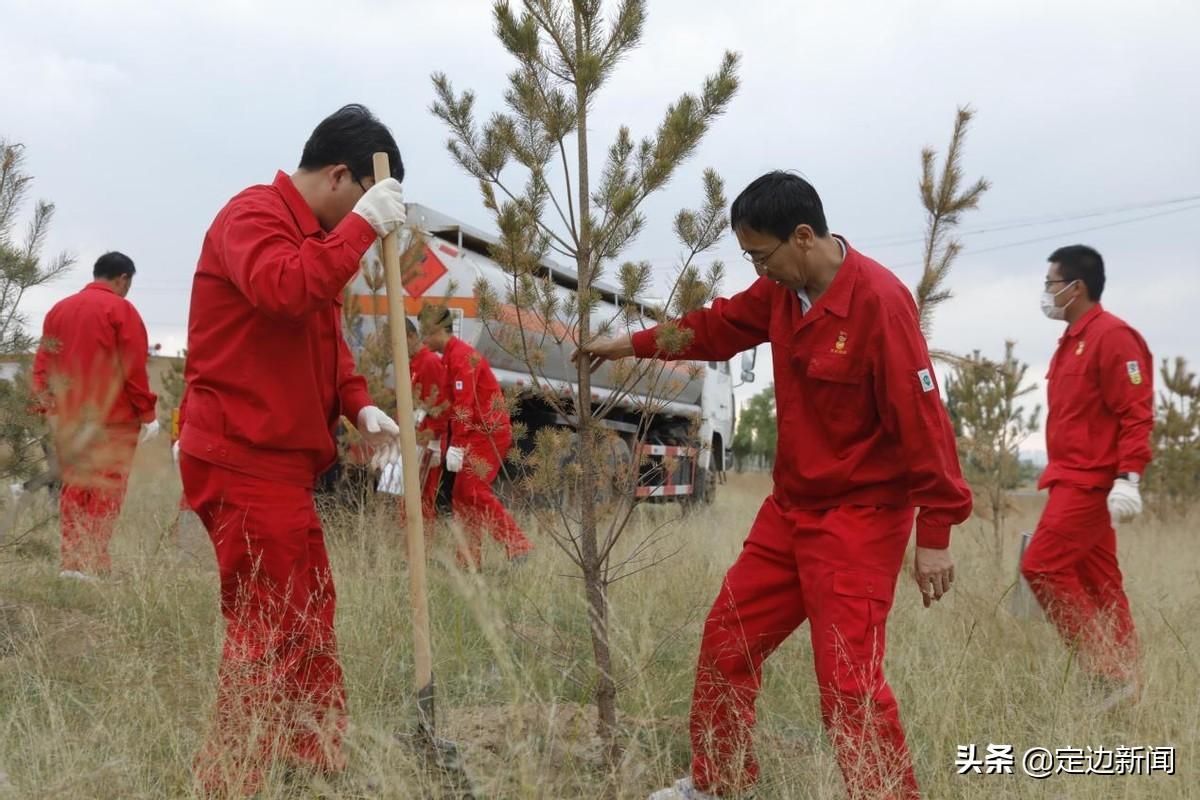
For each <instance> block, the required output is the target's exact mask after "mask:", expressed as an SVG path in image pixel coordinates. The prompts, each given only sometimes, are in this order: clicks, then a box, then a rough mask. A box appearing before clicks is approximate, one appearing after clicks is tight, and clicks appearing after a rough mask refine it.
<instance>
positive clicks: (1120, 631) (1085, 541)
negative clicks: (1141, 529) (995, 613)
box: [1021, 483, 1139, 680]
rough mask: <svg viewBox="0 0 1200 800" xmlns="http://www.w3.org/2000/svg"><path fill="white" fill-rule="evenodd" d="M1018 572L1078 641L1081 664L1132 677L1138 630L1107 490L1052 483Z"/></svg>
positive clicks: (1066, 635) (1067, 637)
mask: <svg viewBox="0 0 1200 800" xmlns="http://www.w3.org/2000/svg"><path fill="white" fill-rule="evenodd" d="M1021 574H1023V575H1024V576H1025V579H1026V580H1028V581H1029V585H1030V587H1031V588H1032V589H1033V593H1034V594H1035V595H1036V596H1037V599H1038V602H1039V603H1041V605H1042V608H1043V609H1045V611H1046V616H1047V617H1049V618H1050V620H1051V621H1052V622H1053V623H1054V626H1055V627H1056V628H1058V632H1059V634H1060V635H1061V636H1062V638H1063V640H1064V641H1065V642H1066V643H1067V644H1068V645H1070V646H1075V647H1078V652H1079V656H1080V661H1081V664H1082V665H1083V666H1084V668H1086V669H1088V670H1089V671H1090V672H1092V673H1095V674H1098V675H1103V676H1105V677H1109V678H1114V679H1117V680H1127V679H1129V678H1131V677H1133V675H1134V674H1135V673H1136V671H1137V664H1138V659H1139V655H1138V651H1139V646H1138V639H1137V632H1136V631H1135V630H1134V627H1133V617H1132V616H1131V615H1130V613H1129V599H1128V598H1127V597H1126V596H1125V589H1124V587H1123V585H1122V580H1121V568H1120V567H1119V566H1118V565H1117V534H1116V531H1114V530H1113V526H1112V519H1111V518H1110V516H1109V513H1108V492H1107V491H1106V490H1104V489H1088V488H1083V487H1080V486H1074V485H1071V484H1068V483H1055V484H1053V485H1051V487H1050V499H1049V501H1047V503H1046V508H1045V510H1044V511H1043V512H1042V518H1041V520H1040V521H1039V522H1038V526H1037V530H1036V531H1035V532H1034V534H1033V539H1032V540H1031V541H1030V543H1029V547H1028V548H1027V549H1026V550H1025V556H1024V558H1022V559H1021Z"/></svg>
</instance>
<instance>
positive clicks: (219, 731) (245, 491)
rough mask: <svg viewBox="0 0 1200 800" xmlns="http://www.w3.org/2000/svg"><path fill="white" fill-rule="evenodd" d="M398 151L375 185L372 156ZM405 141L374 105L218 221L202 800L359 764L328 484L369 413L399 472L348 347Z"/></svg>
mask: <svg viewBox="0 0 1200 800" xmlns="http://www.w3.org/2000/svg"><path fill="white" fill-rule="evenodd" d="M377 151H384V152H387V153H388V154H389V155H390V156H391V165H392V177H391V178H388V179H386V180H384V181H381V182H379V183H375V181H374V178H373V177H372V175H373V170H372V154H373V153H375V152H377ZM403 175H404V168H403V166H402V165H401V161H400V153H399V151H398V150H397V147H396V143H395V140H394V139H393V138H392V135H391V133H390V132H389V131H388V129H387V128H386V127H385V126H384V125H383V124H382V123H381V122H380V121H379V120H378V119H376V118H375V117H374V116H373V115H372V114H371V113H370V111H368V110H367V109H366V108H364V107H362V106H358V105H351V106H346V107H344V108H342V109H340V110H339V111H337V112H335V113H334V114H332V115H331V116H329V117H328V118H326V119H325V120H324V121H322V122H321V124H320V125H318V126H317V128H316V129H315V130H314V131H313V133H312V136H311V137H310V138H309V140H308V142H307V143H306V144H305V145H304V152H303V155H302V156H301V159H300V165H299V168H298V169H297V170H296V172H294V173H293V174H291V175H287V174H286V173H284V172H279V173H277V174H276V176H275V179H274V181H273V182H272V183H271V184H270V185H260V186H252V187H250V188H249V189H246V190H245V191H243V192H241V193H240V194H238V195H237V196H236V197H234V198H233V199H232V200H230V201H229V203H228V204H227V205H226V206H225V207H224V208H223V209H222V210H221V211H220V213H218V214H217V217H216V219H215V220H214V221H213V223H212V226H211V227H210V228H209V230H208V233H207V235H206V236H205V238H204V245H203V248H202V250H201V253H200V260H199V263H198V264H197V267H196V275H195V279H194V280H193V284H192V303H191V317H190V319H189V321H188V357H187V367H186V374H185V378H186V382H187V394H186V398H185V401H184V404H183V408H182V411H181V415H182V418H183V423H182V424H183V428H182V432H181V434H180V440H179V447H180V457H179V467H180V474H181V476H182V478H183V486H184V493H185V495H186V498H187V503H188V505H189V506H190V507H191V508H192V509H193V510H194V511H195V512H196V514H197V515H198V516H199V517H200V519H201V521H202V522H203V523H204V526H205V528H206V529H207V530H208V534H209V537H210V538H211V539H212V542H213V547H214V549H215V551H216V557H217V565H218V568H219V571H220V579H221V612H222V614H223V615H224V617H225V620H226V631H225V646H224V650H223V652H222V658H221V667H220V684H219V688H218V693H217V710H216V718H215V721H214V726H213V734H212V735H211V736H210V738H209V741H208V742H207V743H206V745H205V747H204V748H203V749H202V750H201V752H200V754H199V756H198V757H197V763H196V774H197V778H198V782H199V783H200V785H201V789H202V791H205V792H209V793H214V794H220V795H229V794H252V793H254V792H255V791H257V789H258V787H259V785H260V783H261V781H262V777H263V774H264V773H265V772H266V770H267V769H268V768H269V764H270V761H271V759H275V758H278V759H280V760H282V761H283V762H284V763H285V764H286V765H287V766H288V767H289V768H290V769H292V770H294V771H300V772H319V773H322V774H326V775H328V774H333V773H337V772H339V771H340V770H341V769H342V768H343V767H344V765H345V757H344V755H343V753H342V750H341V733H342V731H343V730H344V728H345V690H344V688H343V680H342V670H341V666H340V664H339V661H338V655H337V645H336V643H335V639H334V631H333V617H334V588H333V577H332V574H331V572H330V568H329V560H328V557H327V555H326V550H325V543H324V537H323V534H322V531H321V522H320V520H319V519H318V517H317V514H316V510H315V508H314V506H313V486H314V483H315V479H316V477H317V476H318V475H320V474H321V473H322V472H324V471H325V470H326V469H327V468H328V467H329V466H330V465H331V464H332V463H333V461H334V459H335V457H336V447H335V443H334V435H333V431H334V428H335V427H336V425H337V424H338V421H339V419H340V418H341V417H343V416H344V417H346V418H347V419H350V420H354V421H355V422H356V425H357V427H358V430H359V431H360V433H362V434H363V435H364V437H365V438H366V440H367V442H368V443H369V444H370V445H371V446H372V447H374V448H376V455H377V457H382V458H383V459H386V460H387V461H388V463H389V464H390V463H392V462H394V461H398V453H399V448H398V445H397V444H396V440H395V436H396V434H398V433H399V428H398V427H397V426H396V423H395V422H394V421H393V420H391V419H390V418H389V417H388V416H387V415H386V414H384V413H383V412H382V411H381V410H380V409H378V408H376V407H375V406H373V405H371V400H370V398H369V397H368V395H367V388H366V382H365V381H364V380H363V378H362V377H361V376H359V375H358V374H356V372H355V368H354V360H353V358H352V357H351V355H350V351H349V349H348V348H347V346H346V343H345V340H344V339H343V338H342V322H341V321H342V313H341V302H342V290H343V288H344V287H345V286H346V284H347V283H348V282H349V281H350V280H351V279H352V278H353V276H354V274H355V273H356V272H357V271H358V268H359V260H360V258H361V257H362V255H363V253H364V252H365V251H366V250H367V249H368V248H369V247H370V246H371V244H372V243H373V242H374V241H376V238H377V237H378V236H383V235H385V234H387V233H389V232H392V231H394V230H397V229H398V228H399V227H400V226H401V225H402V224H403V222H404V218H405V208H404V203H403V196H402V191H401V188H400V183H399V181H400V179H401V178H403Z"/></svg>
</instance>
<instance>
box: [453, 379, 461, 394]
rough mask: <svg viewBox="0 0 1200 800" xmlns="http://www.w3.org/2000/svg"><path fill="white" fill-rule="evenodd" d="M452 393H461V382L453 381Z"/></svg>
mask: <svg viewBox="0 0 1200 800" xmlns="http://www.w3.org/2000/svg"><path fill="white" fill-rule="evenodd" d="M454 391H456V392H461V391H462V381H455V382H454Z"/></svg>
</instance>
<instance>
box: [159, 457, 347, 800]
mask: <svg viewBox="0 0 1200 800" xmlns="http://www.w3.org/2000/svg"><path fill="white" fill-rule="evenodd" d="M180 473H181V475H182V477H183V487H184V493H185V496H186V498H187V503H188V505H189V506H191V508H192V510H193V511H195V512H196V514H197V515H199V517H200V519H201V521H202V522H203V523H204V527H205V528H206V529H207V530H208V535H209V538H211V539H212V543H213V549H214V550H215V552H216V557H217V567H218V570H219V572H220V579H221V613H222V615H223V616H224V617H225V624H226V627H225V645H224V648H223V650H222V653H221V666H220V671H219V683H218V688H217V707H216V714H215V719H214V724H213V730H212V733H211V735H210V736H209V738H208V741H207V743H206V744H205V746H204V747H203V748H202V750H201V752H200V754H199V755H198V756H197V759H196V776H197V779H198V780H199V782H200V784H201V785H202V787H203V788H204V790H205V791H207V792H209V793H211V794H217V795H221V796H226V795H235V796H236V795H249V794H253V793H254V792H255V791H257V789H258V787H259V784H260V782H261V780H262V777H263V774H264V772H265V771H266V770H267V769H268V767H269V764H270V761H271V760H272V759H281V760H284V761H286V762H288V763H290V764H292V765H296V766H301V767H305V768H310V769H314V770H318V771H321V772H326V773H332V772H337V771H340V770H341V769H342V768H343V767H344V766H345V758H344V756H343V754H342V749H341V738H342V733H343V732H344V730H345V726H346V715H345V708H346V693H345V688H344V684H343V678H342V668H341V665H340V663H339V662H338V654H337V643H336V640H335V637H334V632H333V616H334V605H335V595H334V588H333V575H332V573H331V572H330V569H329V558H328V556H327V555H326V552H325V541H324V536H323V534H322V531H321V522H320V520H319V519H318V517H317V513H316V510H315V508H314V506H313V496H312V491H311V490H310V489H306V488H304V487H300V486H292V485H288V484H282V483H276V482H273V481H268V480H263V479H261V478H254V477H251V476H248V475H244V474H241V473H238V472H234V471H232V470H228V469H225V468H223V467H219V466H216V465H213V464H209V463H206V462H204V461H200V460H198V459H195V458H192V457H191V456H188V455H187V454H186V453H185V454H183V455H181V456H180Z"/></svg>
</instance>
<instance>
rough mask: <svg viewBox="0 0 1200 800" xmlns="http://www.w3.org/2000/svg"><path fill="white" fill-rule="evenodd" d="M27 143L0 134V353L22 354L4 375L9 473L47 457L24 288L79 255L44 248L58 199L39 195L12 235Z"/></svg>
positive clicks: (19, 473) (1, 403)
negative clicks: (35, 404) (33, 402)
mask: <svg viewBox="0 0 1200 800" xmlns="http://www.w3.org/2000/svg"><path fill="white" fill-rule="evenodd" d="M24 160H25V151H24V146H23V145H21V144H18V143H14V142H9V141H8V140H6V139H0V357H2V358H4V359H5V360H6V361H12V360H15V359H20V364H21V367H20V369H19V370H18V372H17V374H16V375H15V376H14V377H13V379H12V380H11V381H0V414H2V415H3V420H2V421H0V450H2V451H3V453H4V456H3V464H2V466H0V469H2V470H3V475H4V477H6V478H8V479H12V478H17V477H25V476H28V475H29V474H31V473H33V472H35V471H37V470H38V469H39V465H41V464H42V463H44V462H45V460H46V451H45V450H44V449H43V443H44V442H46V441H47V438H48V432H47V430H46V424H45V420H44V419H43V418H42V417H41V416H40V415H39V414H36V413H34V412H33V410H32V409H31V408H30V397H31V393H30V372H29V368H30V359H29V356H30V354H31V353H32V351H33V349H34V347H35V346H36V344H37V339H36V338H35V337H33V336H30V335H29V333H28V329H27V326H28V324H29V320H28V319H27V318H26V316H25V314H24V313H23V311H22V309H21V301H22V300H23V299H24V298H25V293H26V292H28V291H29V290H30V289H32V288H34V287H37V286H44V285H46V284H48V283H50V282H51V281H54V280H56V279H58V278H60V277H62V275H63V274H65V273H66V272H67V270H68V269H70V268H71V265H72V264H73V263H74V261H75V260H74V258H72V257H71V256H69V255H67V254H65V253H60V254H59V255H57V256H54V257H52V258H49V259H44V258H43V256H42V249H43V248H44V246H45V243H46V237H47V235H49V231H50V222H51V221H52V220H53V219H54V204H53V203H50V202H47V201H45V200H39V201H37V203H35V204H34V207H33V216H32V217H31V218H30V220H29V224H28V226H27V227H26V229H25V235H24V238H22V239H19V240H18V239H16V238H14V236H13V229H14V228H15V227H16V226H17V220H18V217H19V214H20V211H21V207H22V205H23V204H24V202H25V199H26V196H27V195H28V193H29V189H30V184H31V183H32V182H33V176H32V175H29V174H27V173H26V172H24V171H23V169H22V167H23V162H24Z"/></svg>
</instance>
